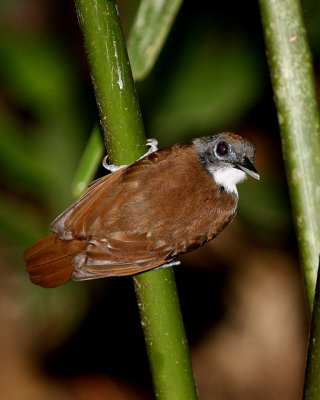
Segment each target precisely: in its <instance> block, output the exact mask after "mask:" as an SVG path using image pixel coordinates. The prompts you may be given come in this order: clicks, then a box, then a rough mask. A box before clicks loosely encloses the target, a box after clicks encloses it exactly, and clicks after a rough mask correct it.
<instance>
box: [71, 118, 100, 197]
mask: <svg viewBox="0 0 320 400" xmlns="http://www.w3.org/2000/svg"><path fill="white" fill-rule="evenodd" d="M103 152H104V146H103V140H102V137H101V132H100V129H99V126H98V125H95V126H94V128H93V130H92V132H91V135H90V138H89V140H88V143H87V145H86V148H85V150H84V152H83V153H82V157H81V160H80V162H79V165H78V168H77V171H76V173H75V175H74V178H73V183H72V194H73V197H74V198H78V197H79V196H80V195H81V194H82V193H83V192H84V191H85V189H86V188H87V187H88V185H89V183H90V182H92V180H93V178H94V176H95V174H96V172H97V169H98V167H99V165H100V164H101V158H102V156H103Z"/></svg>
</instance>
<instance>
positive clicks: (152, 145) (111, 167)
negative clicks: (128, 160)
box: [102, 139, 158, 172]
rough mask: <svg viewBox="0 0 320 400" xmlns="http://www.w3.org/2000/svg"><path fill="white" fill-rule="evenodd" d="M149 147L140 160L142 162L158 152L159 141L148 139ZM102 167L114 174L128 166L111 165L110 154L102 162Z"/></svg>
mask: <svg viewBox="0 0 320 400" xmlns="http://www.w3.org/2000/svg"><path fill="white" fill-rule="evenodd" d="M146 145H147V146H149V147H150V148H149V150H148V151H147V152H146V153H145V154H144V155H143V156H141V157H140V158H139V160H141V158H143V157H146V156H148V155H149V154H151V153H153V152H155V151H157V150H158V141H157V139H147V143H146ZM102 166H103V167H104V168H105V169H107V170H108V171H110V172H114V171H118V169H121V168H124V167H126V166H127V165H126V164H125V165H114V164H109V163H108V154H107V155H106V156H105V157H104V158H103V160H102Z"/></svg>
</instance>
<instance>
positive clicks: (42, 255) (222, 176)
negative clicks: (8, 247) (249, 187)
mask: <svg viewBox="0 0 320 400" xmlns="http://www.w3.org/2000/svg"><path fill="white" fill-rule="evenodd" d="M155 148H156V147H155ZM153 150H154V149H152V152H150V151H149V152H148V153H147V154H146V155H145V156H143V157H141V158H140V159H139V160H138V161H136V162H134V163H132V164H130V165H126V166H123V167H120V168H116V167H110V170H112V171H113V172H111V173H109V174H107V175H105V176H103V177H101V178H99V179H97V180H96V181H94V182H93V183H92V184H91V185H89V186H88V188H87V190H86V191H85V192H84V193H83V195H82V196H81V197H80V198H79V199H78V200H77V201H76V202H75V203H74V204H72V205H71V206H70V207H69V208H67V209H66V210H65V211H64V212H63V213H62V214H60V215H59V216H58V217H57V218H56V219H55V220H54V221H53V223H52V224H51V225H50V231H51V232H52V233H51V234H50V235H49V236H46V237H44V238H42V239H40V240H39V241H38V242H36V243H34V244H33V245H31V246H30V247H29V248H27V250H26V251H25V253H24V259H25V261H26V263H27V271H28V272H29V274H30V279H31V281H32V282H33V283H35V284H37V285H40V286H42V287H46V288H52V287H57V286H59V285H61V284H63V283H66V282H68V281H69V280H75V281H83V280H89V279H95V278H103V277H109V276H125V275H135V274H138V273H141V272H144V271H147V270H151V269H157V268H162V267H166V266H171V265H176V264H178V263H179V261H177V260H176V257H177V256H179V255H180V254H183V253H186V252H189V251H192V250H194V249H196V248H198V247H200V246H202V245H203V244H205V243H206V242H208V241H210V240H212V239H213V238H215V237H216V236H217V235H218V234H219V233H220V232H221V231H222V230H223V229H224V228H225V227H226V226H227V225H228V224H229V223H230V222H231V221H232V220H233V219H234V217H235V215H236V211H237V205H238V192H237V188H236V185H237V184H238V183H240V182H242V181H243V180H244V179H245V178H246V177H247V176H251V177H253V178H255V179H260V177H259V174H258V172H257V170H256V169H255V167H254V158H255V146H254V145H253V144H252V143H251V142H249V141H248V140H246V139H244V138H242V137H241V136H239V135H236V134H234V133H230V132H222V133H219V134H216V135H212V136H206V137H202V138H196V139H194V140H192V141H191V142H189V143H184V144H175V145H173V146H172V147H167V148H164V149H161V150H155V151H153Z"/></svg>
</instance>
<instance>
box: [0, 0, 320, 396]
mask: <svg viewBox="0 0 320 400" xmlns="http://www.w3.org/2000/svg"><path fill="white" fill-rule="evenodd" d="M127 3H128V2H125V1H121V2H119V9H120V16H121V19H122V23H123V28H124V32H125V34H126V35H127V34H128V31H129V28H130V24H131V22H132V19H133V16H134V13H135V9H136V6H137V1H132V2H129V3H130V4H129V5H128V4H127ZM212 3H213V4H211V5H207V6H204V5H201V6H200V5H199V6H195V4H194V2H185V4H183V6H182V8H181V12H180V13H179V15H178V18H177V20H176V23H175V25H174V27H173V30H172V32H171V33H170V35H169V38H168V41H167V43H166V45H165V47H164V50H163V52H162V54H161V56H160V58H159V60H158V62H157V64H156V66H155V68H154V70H153V72H152V73H151V75H150V76H149V77H148V78H147V79H146V80H144V81H143V82H140V83H138V84H137V90H138V94H139V99H140V103H141V108H142V113H143V117H144V121H145V125H146V130H147V134H148V136H149V137H156V138H157V139H158V140H159V142H160V147H164V146H166V145H170V144H173V143H177V142H183V141H188V140H189V139H191V138H193V137H197V136H203V135H207V134H210V133H217V132H219V131H224V130H229V131H234V132H236V133H239V134H241V135H243V136H245V137H247V138H249V139H250V140H251V141H253V142H254V143H255V144H256V146H257V157H256V159H257V161H256V167H257V169H258V171H259V172H260V175H261V181H259V182H257V181H253V180H250V179H249V180H248V181H247V182H246V183H244V184H242V185H241V186H240V187H239V195H240V203H239V211H238V215H237V217H236V220H235V221H234V222H233V223H232V224H231V225H230V226H229V227H228V228H227V229H226V230H225V231H224V232H222V233H221V235H220V236H219V237H218V238H217V239H215V240H214V241H213V242H211V243H210V244H207V245H206V246H204V247H203V248H201V249H199V250H197V251H195V252H193V253H190V254H188V255H185V256H184V257H182V266H180V267H177V268H176V277H177V285H178V290H179V294H180V298H181V306H182V312H183V315H184V319H185V326H186V331H187V335H188V338H189V343H190V347H191V354H192V359H193V365H194V371H195V376H196V381H197V383H198V390H199V395H200V399H201V400H209V399H215V400H216V399H219V400H220V399H221V400H224V399H226V400H230V399H237V400H239V399H240V400H241V399H243V400H248V399H254V400H256V399H257V400H258V399H268V400H272V399H281V400H287V399H288V400H289V399H290V400H295V399H299V398H300V397H301V391H302V385H303V374H304V362H305V349H306V340H307V317H306V304H305V298H304V292H303V286H302V282H301V278H300V272H299V264H298V255H297V247H296V240H295V236H294V231H293V226H292V221H291V210H290V203H289V198H288V193H287V185H286V180H285V171H284V165H283V161H282V156H281V148H280V137H279V130H278V125H277V120H276V110H275V107H274V103H273V99H272V91H271V86H270V81H269V76H268V66H267V62H266V56H265V48H264V42H263V35H262V29H261V22H260V16H259V9H258V5H257V3H256V2H255V1H247V2H245V3H243V2H237V1H235V0H232V1H229V2H219V3H217V2H212ZM302 4H303V9H304V14H305V22H306V27H307V30H308V34H309V38H310V45H311V49H312V52H313V57H314V63H315V74H316V80H317V82H318V78H319V68H318V67H319V59H320V57H319V53H320V24H319V15H320V3H319V2H318V1H317V0H307V1H303V3H302ZM0 24H1V28H2V29H1V30H2V34H1V37H0V81H1V88H0V109H1V111H0V169H1V174H0V186H1V198H0V239H1V244H0V263H1V267H0V274H1V276H0V398H1V399H9V400H24V399H31V398H35V399H49V400H50V399H66V400H69V399H76V400H77V399H92V400H100V399H112V400H118V399H152V398H153V394H152V389H151V381H150V376H149V372H148V364H147V359H146V353H145V349H144V343H143V336H142V332H141V328H140V322H139V318H138V313H137V307H136V301H135V296H134V292H133V285H132V279H131V278H130V277H128V278H121V279H114V278H110V279H104V280H97V281H91V282H85V283H75V282H72V283H68V284H66V285H64V286H62V287H59V288H57V289H53V290H45V289H42V288H39V287H36V286H34V285H32V284H31V283H30V282H29V279H28V275H27V273H26V271H25V267H24V263H23V260H22V254H23V251H24V249H25V248H26V247H27V246H28V245H30V244H31V243H32V242H33V241H35V240H37V239H39V238H40V237H41V236H43V235H45V234H47V232H48V226H49V224H50V222H51V221H52V220H53V219H54V218H55V216H57V215H58V214H59V213H60V212H61V211H63V209H64V208H66V207H67V206H68V205H69V204H70V203H71V202H72V201H73V199H72V195H71V182H72V178H73V176H74V173H75V169H76V167H77V164H78V162H79V158H80V156H81V152H82V151H83V148H84V146H85V143H86V141H87V139H88V135H89V133H90V130H91V128H92V126H93V125H94V124H95V122H96V121H97V120H98V116H97V109H96V105H95V100H94V94H93V91H92V86H91V82H90V76H89V71H88V66H87V62H86V58H85V54H84V49H83V43H82V37H81V33H80V30H79V27H78V23H77V18H76V13H75V10H74V4H73V3H72V2H64V1H51V2H50V1H44V0H41V1H40V0H34V1H32V2H25V1H23V0H2V2H1V3H0ZM100 173H103V171H100Z"/></svg>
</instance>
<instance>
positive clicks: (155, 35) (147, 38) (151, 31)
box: [128, 0, 182, 79]
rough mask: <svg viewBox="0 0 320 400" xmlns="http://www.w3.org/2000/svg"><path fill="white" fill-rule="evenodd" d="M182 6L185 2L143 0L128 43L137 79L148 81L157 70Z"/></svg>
mask: <svg viewBox="0 0 320 400" xmlns="http://www.w3.org/2000/svg"><path fill="white" fill-rule="evenodd" d="M181 5H182V0H162V1H160V2H159V0H141V2H140V5H139V9H138V12H137V15H136V17H135V20H134V22H133V25H132V28H131V31H130V35H129V40H128V52H129V56H130V63H131V68H132V72H133V76H134V78H135V79H143V78H145V77H146V76H147V75H148V73H149V72H150V70H151V69H152V67H153V66H154V64H155V62H156V61H157V59H158V56H159V54H160V51H161V49H162V47H163V46H164V44H165V42H166V39H167V36H168V34H169V32H170V29H171V27H172V25H173V23H174V21H175V17H176V15H177V13H178V11H179V9H180V7H181Z"/></svg>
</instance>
